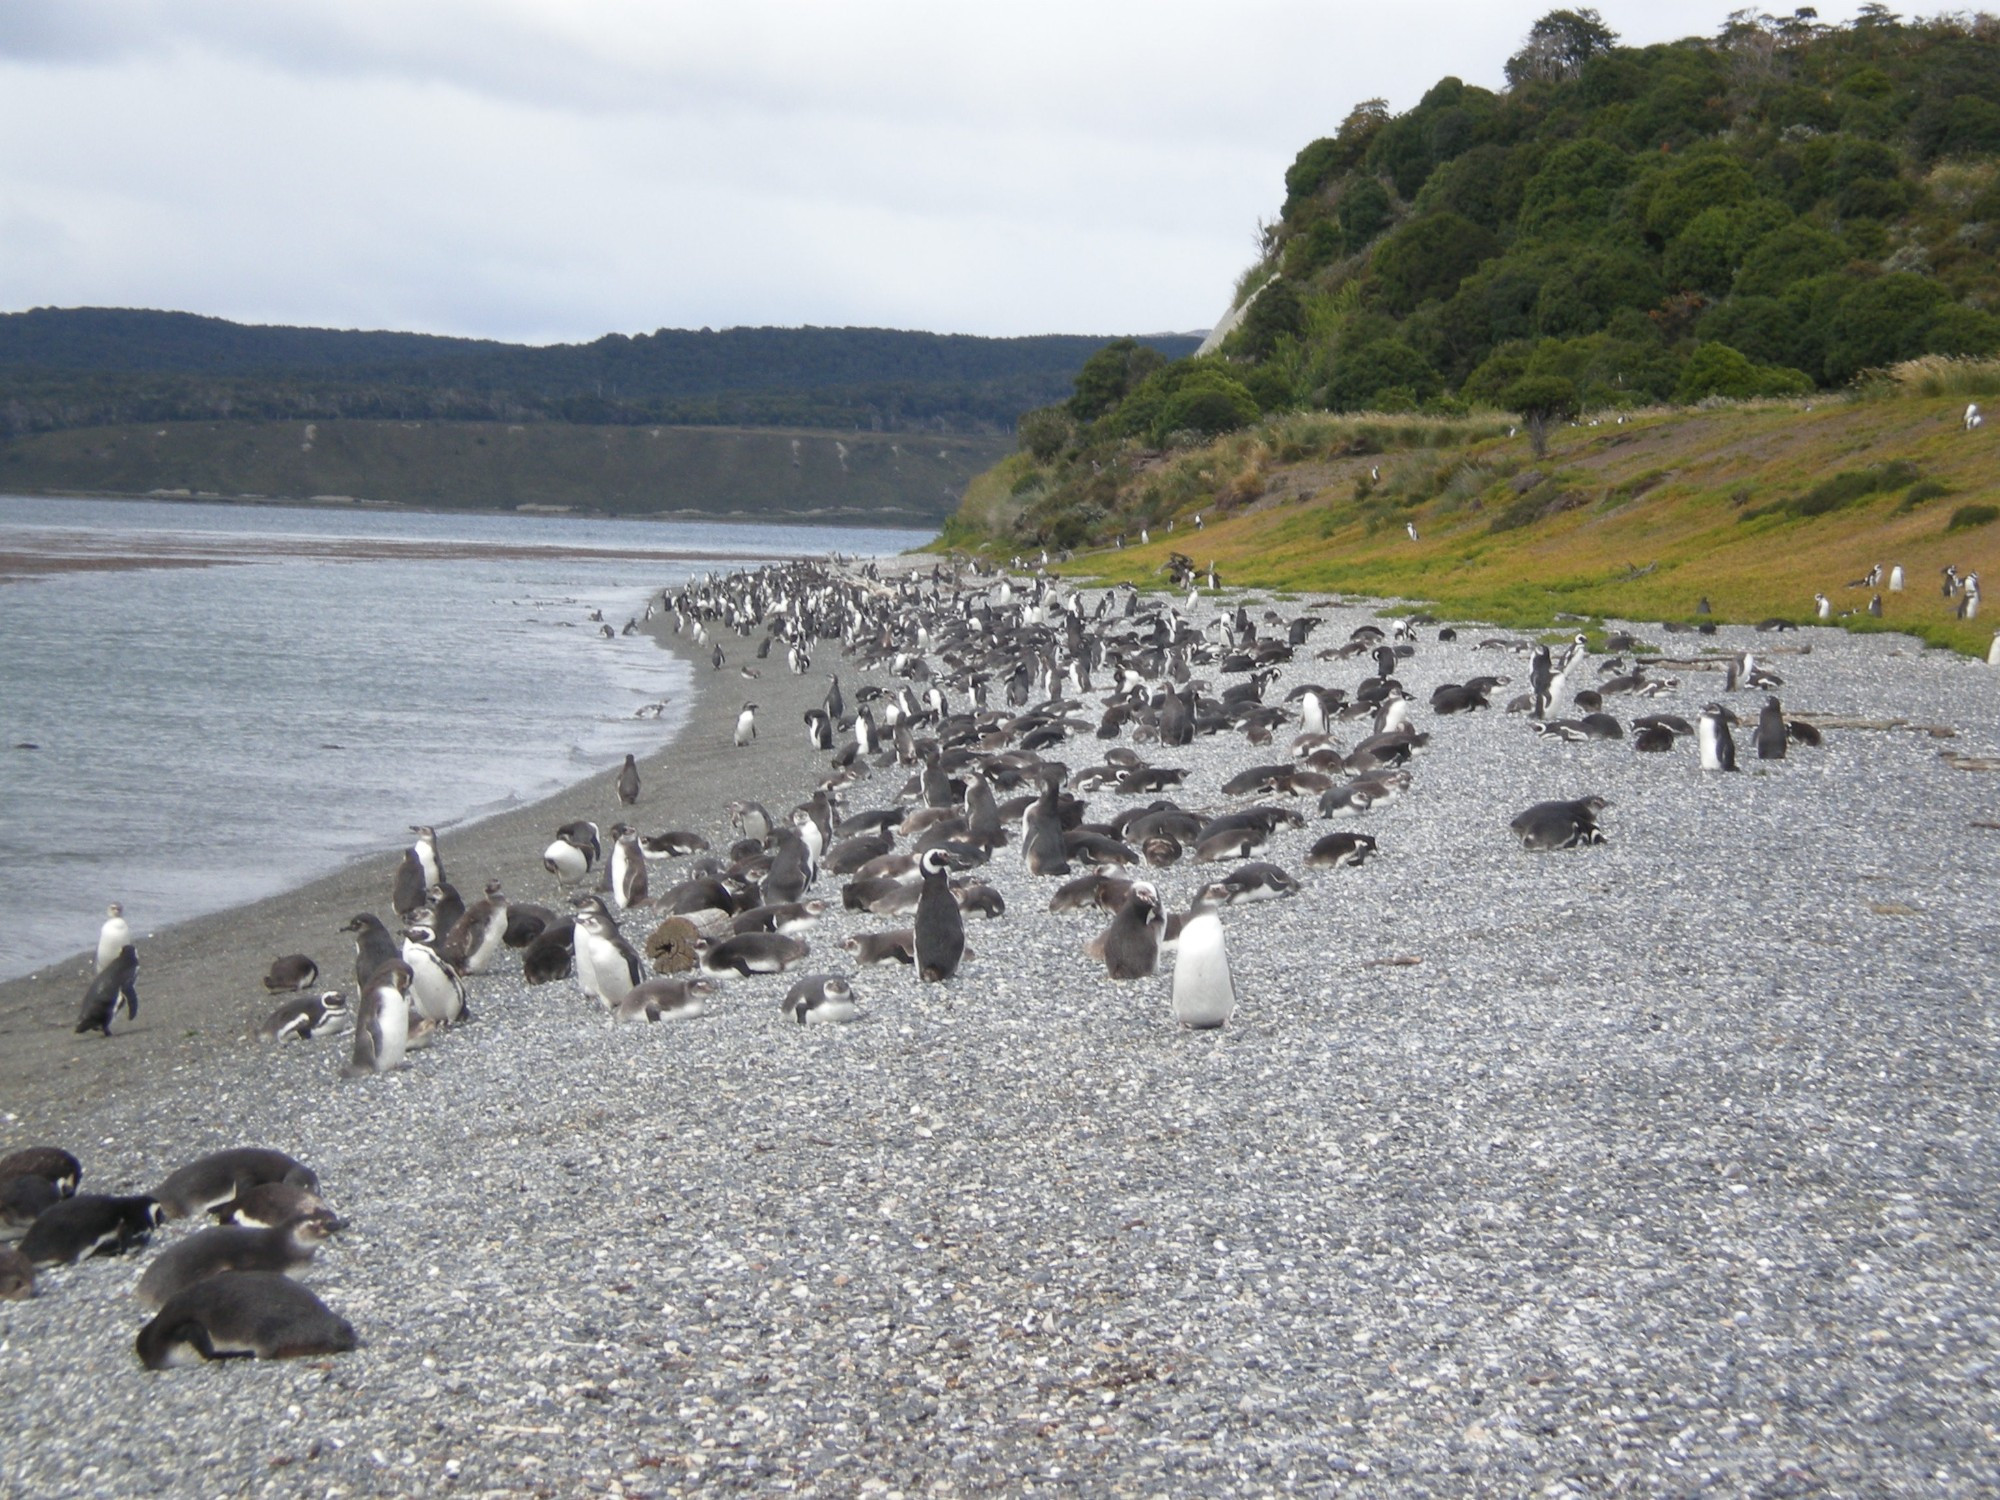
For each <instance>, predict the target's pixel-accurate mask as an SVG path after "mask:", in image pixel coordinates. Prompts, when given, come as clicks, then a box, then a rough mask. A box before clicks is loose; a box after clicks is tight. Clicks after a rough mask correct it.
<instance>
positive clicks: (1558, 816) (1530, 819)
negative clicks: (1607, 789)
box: [1507, 797, 1611, 850]
mask: <svg viewBox="0 0 2000 1500" xmlns="http://www.w3.org/2000/svg"><path fill="white" fill-rule="evenodd" d="M1610 805H1611V804H1610V803H1609V802H1608V801H1606V800H1605V799H1604V798H1602V797H1581V798H1578V799H1577V800H1576V801H1574V802H1537V803H1536V804H1535V805H1534V806H1533V807H1531V808H1529V809H1528V810H1527V811H1526V812H1524V813H1520V814H1518V815H1517V816H1516V817H1515V818H1514V820H1513V821H1512V822H1510V823H1509V824H1508V825H1507V826H1508V827H1509V828H1511V829H1513V831H1514V836H1515V837H1516V838H1518V839H1519V840H1520V841H1521V847H1522V848H1523V849H1534V850H1543V849H1574V848H1577V847H1579V846H1581V845H1584V844H1601V843H1603V842H1604V834H1603V833H1602V832H1601V831H1600V830H1599V828H1598V826H1597V815H1598V814H1599V813H1600V812H1602V811H1604V809H1605V808H1607V807H1609V806H1610Z"/></svg>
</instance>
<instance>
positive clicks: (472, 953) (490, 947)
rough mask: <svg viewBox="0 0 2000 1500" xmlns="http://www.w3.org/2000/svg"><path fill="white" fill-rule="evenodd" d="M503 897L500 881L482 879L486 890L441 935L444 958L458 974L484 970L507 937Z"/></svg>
mask: <svg viewBox="0 0 2000 1500" xmlns="http://www.w3.org/2000/svg"><path fill="white" fill-rule="evenodd" d="M507 920H508V919H507V897H506V895H505V894H504V893H503V892H502V891H501V889H500V882H499V881H497V880H489V881H487V882H486V894H485V895H484V896H481V897H480V898H479V899H478V900H477V901H475V902H473V903H472V905H470V906H468V907H467V908H466V909H465V914H464V915H463V916H461V917H460V918H459V919H458V920H457V921H456V922H454V923H452V925H451V930H450V931H449V932H447V933H446V934H445V935H444V947H443V949H442V950H441V951H442V952H443V954H444V958H445V961H446V962H447V963H449V964H451V965H452V966H453V967H455V968H456V969H457V970H458V971H459V972H460V973H461V974H484V973H485V972H486V970H487V968H488V966H489V965H491V964H492V962H493V960H494V958H495V956H496V955H498V953H499V952H500V946H501V944H502V943H504V942H505V941H506V940H507Z"/></svg>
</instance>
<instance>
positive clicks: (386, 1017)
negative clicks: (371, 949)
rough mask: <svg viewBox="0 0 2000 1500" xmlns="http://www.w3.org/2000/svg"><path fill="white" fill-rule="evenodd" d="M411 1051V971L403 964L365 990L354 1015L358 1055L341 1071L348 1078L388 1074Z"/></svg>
mask: <svg viewBox="0 0 2000 1500" xmlns="http://www.w3.org/2000/svg"><path fill="white" fill-rule="evenodd" d="M409 1048H410V970H409V968H408V967H407V966H406V965H404V964H403V963H402V962H401V961H400V960H399V961H397V962H396V963H393V964H389V965H387V966H386V967H384V968H383V969H381V970H380V971H379V972H378V973H376V974H375V975H374V976H373V977H372V978H371V979H370V980H369V982H368V983H367V984H366V985H365V986H364V987H363V988H362V991H361V1004H360V1006H359V1007H358V1008H357V1009H356V1011H355V1015H354V1054H353V1056H352V1058H351V1059H350V1061H349V1062H348V1064H347V1066H346V1067H345V1068H343V1069H342V1070H341V1074H342V1076H343V1077H346V1078H363V1077H366V1076H367V1075H368V1074H370V1073H387V1072H388V1071H389V1070H390V1069H392V1068H400V1067H401V1066H402V1065H403V1059H404V1056H405V1055H406V1054H407V1053H408V1052H409Z"/></svg>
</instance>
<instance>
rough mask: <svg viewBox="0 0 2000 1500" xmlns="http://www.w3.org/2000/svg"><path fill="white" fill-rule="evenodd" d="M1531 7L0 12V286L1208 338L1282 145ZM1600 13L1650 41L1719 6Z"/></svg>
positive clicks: (503, 314)
mask: <svg viewBox="0 0 2000 1500" xmlns="http://www.w3.org/2000/svg"><path fill="white" fill-rule="evenodd" d="M1546 8H1547V6H1546V4H1544V3H1530V4H1515V3H1508V4H1501V5H1493V4H1484V5H1482V4H1476V3H1469V0H1402V3H1391V4H1368V5H1364V4H1359V3H1352V0H1322V3H1317V4H1314V3H1303V0H1268V3H1262V4H1248V5H1242V6H1236V7H1221V6H1217V5H1214V4H1213V3H1212V0H1209V3H1203V4H1194V3H1191V0H1152V3H1143V4H1140V3H1104V4H1097V5H1089V4H1077V3H1075V0H1070V3H1067V4H1056V3H1052V0H1028V3H1015V4H1009V5H1008V6H1005V7H1000V6H994V5H980V6H973V5H950V4H937V3H929V4H917V3H897V0H851V3H845V4H840V5H831V4H811V3H805V0H764V3H755V0H752V3H732V4H731V5H728V6H716V5H713V4H692V3H678V4H676V3H668V4H653V3H629V4H627V3H615V0H598V3H576V0H539V3H528V0H521V3H515V4H498V3H486V4H471V3H450V0H444V3H427V4H423V5H416V6H412V5H408V4H387V3H380V0H349V3H345V4H341V5H333V4H328V3H319V0H298V3H289V4H283V5H257V4H250V5H245V4H223V3H214V0H178V3H172V4H167V3H147V0H69V3H63V4H42V5H36V4H27V5H17V6H11V7H7V8H5V9H3V10H0V131H4V132H5V137H6V139H7V140H8V141H9V143H10V150H9V152H8V153H7V155H6V156H5V157H4V158H0V203H5V204H6V205H7V210H6V212H5V214H4V215H0V305H6V306H13V307H24V306H30V305H37V304H50V303H54V304H75V303H98V304H125V305H147V306H172V307H184V308H189V309H192V310H196V311H204V312H215V313H220V314H223V315H226V316H235V317H246V318H254V319H257V320H261V321H284V322H315V323H332V324H340V325H366V326H391V327H410V328H422V329H428V330H435V331H441V332H454V333H471V334H485V335H491V336H497V337H508V338H533V339H554V338H588V337H591V336H594V335H595V334H597V333H599V332H601V331H603V330H605V329H612V328H617V329H625V330H637V329H644V328H651V327H655V326H661V325H684V326H700V325H702V324H708V325H711V326H722V325H725V324H730V323H764V322H771V323H799V322H814V323H823V324H824V323H844V322H859V323H872V324H888V325H898V326H915V327H933V328H939V329H953V330H965V331H972V332H988V333H1018V332H1036V331H1045V330H1051V329H1074V330H1079V331H1093V332H1108V331H1114V330H1119V329H1156V328H1164V327H1190V326H1199V325H1201V324H1205V323H1206V322H1208V321H1209V320H1210V319H1211V318H1213V317H1214V316H1215V315H1216V314H1217V313H1218V312H1219V311H1220V305H1221V303H1222V302H1223V300H1224V299H1225V298H1226V296H1227V292H1228V288H1229V285H1230V283H1231V281H1232V280H1233V278H1234V276H1235V274H1236V272H1237V271H1239V270H1240V269H1241V268H1242V267H1243V266H1244V265H1245V264H1247V263H1248V261H1249V260H1250V259H1251V257H1252V255H1253V253H1254V249H1253V236H1254V233H1255V228H1256V223H1257V219H1258V216H1259V215H1260V214H1269V213H1270V212H1272V211H1273V210H1274V209H1275V208H1276V206H1277V203H1278V200H1279V198H1280V196H1281V192H1282V188H1281V180H1282V176H1283V172H1284V168H1285V166H1286V165H1287V164H1288V163H1289V162H1290V160H1291V157H1292V155H1293V153H1295V152H1296V151H1297V150H1298V148H1299V147H1301V146H1303V145H1304V144H1305V143H1306V142H1307V141H1309V140H1310V139H1312V138H1313V137H1314V136H1315V135H1319V134H1324V133H1326V132H1328V131H1330V130H1331V129H1332V128H1333V127H1334V126H1335V125H1337V124H1338V122H1339V120H1340V118H1341V117H1342V116H1343V115H1344V114H1345V113H1346V111H1347V109H1348V108H1349V107H1350V106H1351V105H1352V104H1353V103H1354V102H1356V101H1357V100H1358V99H1360V98H1363V97H1366V96H1369V95H1375V94H1381V95H1384V96H1386V97H1387V98H1389V100H1390V102H1391V104H1392V106H1394V107H1397V108H1407V107H1408V106H1409V105H1411V104H1413V103H1415V101H1416V99H1417V97H1418V96H1419V95H1420V94H1421V93H1422V92H1423V90H1424V89H1425V88H1427V87H1428V86H1429V85H1430V84H1431V83H1432V82H1434V81H1435V80H1436V79H1437V78H1438V77H1440V76H1442V75H1444V74H1446V73H1456V74H1458V75H1459V76H1462V77H1464V78H1466V79H1467V80H1468V81H1470V82H1475V83H1483V84H1486V85H1489V86H1494V85H1497V84H1498V82H1499V69H1500V64H1501V62H1502V61H1503V60H1504V58H1505V57H1506V55H1507V53H1508V52H1509V51H1511V50H1512V49H1513V47H1514V45H1515V44H1516V43H1517V42H1518V41H1519V39H1520V38H1521V36H1522V35H1524V34H1525V32H1526V30H1527V28H1528V26H1529V24H1530V23H1531V22H1532V20H1533V19H1534V17H1535V16H1536V15H1538V14H1539V13H1540V12H1541V11H1543V10H1545V9H1546ZM1853 8H1854V7H1853V6H1851V5H1849V6H1845V7H1834V6H1823V7H1822V12H1823V14H1824V15H1825V16H1826V17H1827V18H1828V19H1837V18H1838V16H1839V15H1840V14H1844V13H1847V12H1851V10H1852V9H1853ZM1601 9H1602V10H1603V11H1604V13H1605V17H1606V20H1607V21H1608V22H1610V23H1611V24H1612V25H1613V26H1614V27H1617V28H1619V29H1620V30H1622V31H1624V32H1626V33H1627V38H1628V40H1631V41H1635V42H1644V41H1653V40H1661V39H1665V38H1669V37H1672V36H1677V35H1681V34H1685V33H1687V32H1692V31H1707V30H1711V29H1713V28H1714V27H1715V26H1716V25H1717V24H1719V23H1720V22H1721V20H1722V19H1723V11H1722V9H1721V8H1719V7H1716V6H1711V5H1707V4H1704V5H1694V4H1690V3H1687V0H1661V3H1657V4H1651V5H1645V6H1641V5H1638V4H1624V3H1609V4H1604V5H1602V6H1601Z"/></svg>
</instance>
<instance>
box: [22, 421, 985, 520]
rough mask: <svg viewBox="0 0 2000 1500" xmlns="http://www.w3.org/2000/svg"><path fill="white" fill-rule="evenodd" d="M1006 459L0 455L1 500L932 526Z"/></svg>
mask: <svg viewBox="0 0 2000 1500" xmlns="http://www.w3.org/2000/svg"><path fill="white" fill-rule="evenodd" d="M1012 446H1013V442H1012V439H1010V438H1005V437H924V436H921V435H917V434H910V433H892V434H876V433H856V432H821V431H813V430H806V429H801V430H797V431H788V430H782V429H769V428H761V429H760V428H726V427H585V426H578V425H573V424H569V423H561V422H528V423H521V424H508V423H502V422H375V421H338V422H317V423H304V422H248V421H244V422H184V423H168V424H164V425H160V424H152V423H148V424H144V425H130V426H120V427H91V428H79V429H75V430H71V431H66V432H53V433H41V434H36V435H33V436H30V437H24V438H17V439H14V440H13V441H11V442H7V443H5V444H4V445H0V490H4V491H7V492H9V493H13V494H99V495H145V494H149V493H158V492H175V493H180V494H188V495H215V496H220V497H224V498H242V497H254V498H268V499H297V500H303V499H310V498H312V497H314V496H325V495H338V496H347V497H352V498H355V499H360V500H369V501H377V502H386V503H391V504H398V505H419V506H426V507H431V508H436V509H445V510H512V509H514V508H516V507H518V506H523V505H527V506H543V507H550V508H566V509H571V510H577V511H583V512H589V513H597V514H606V515H620V516H644V515H659V514H671V513H680V512H691V513H698V514H706V515H722V516H733V517H740V518H742V519H746V520H762V519H773V520H775V519H813V520H820V521H826V522H835V523H838V522H848V523H875V524H885V525H906V526H931V525H935V524H937V523H938V522H940V521H942V520H944V519H945V518H946V517H947V516H949V515H951V514H952V512H953V510H954V508H955V507H956V505H957V503H958V500H959V497H960V496H961V494H962V493H963V492H964V490H965V489H966V486H967V485H968V484H969V483H970V482H971V481H972V479H973V478H974V477H975V476H977V475H978V474H980V473H981V471H983V470H986V469H988V468H989V467H990V466H991V465H993V464H994V463H995V462H996V461H997V460H999V459H1000V458H1001V457H1002V456H1003V455H1004V454H1006V453H1007V451H1008V450H1009V449H1011V448H1012Z"/></svg>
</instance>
